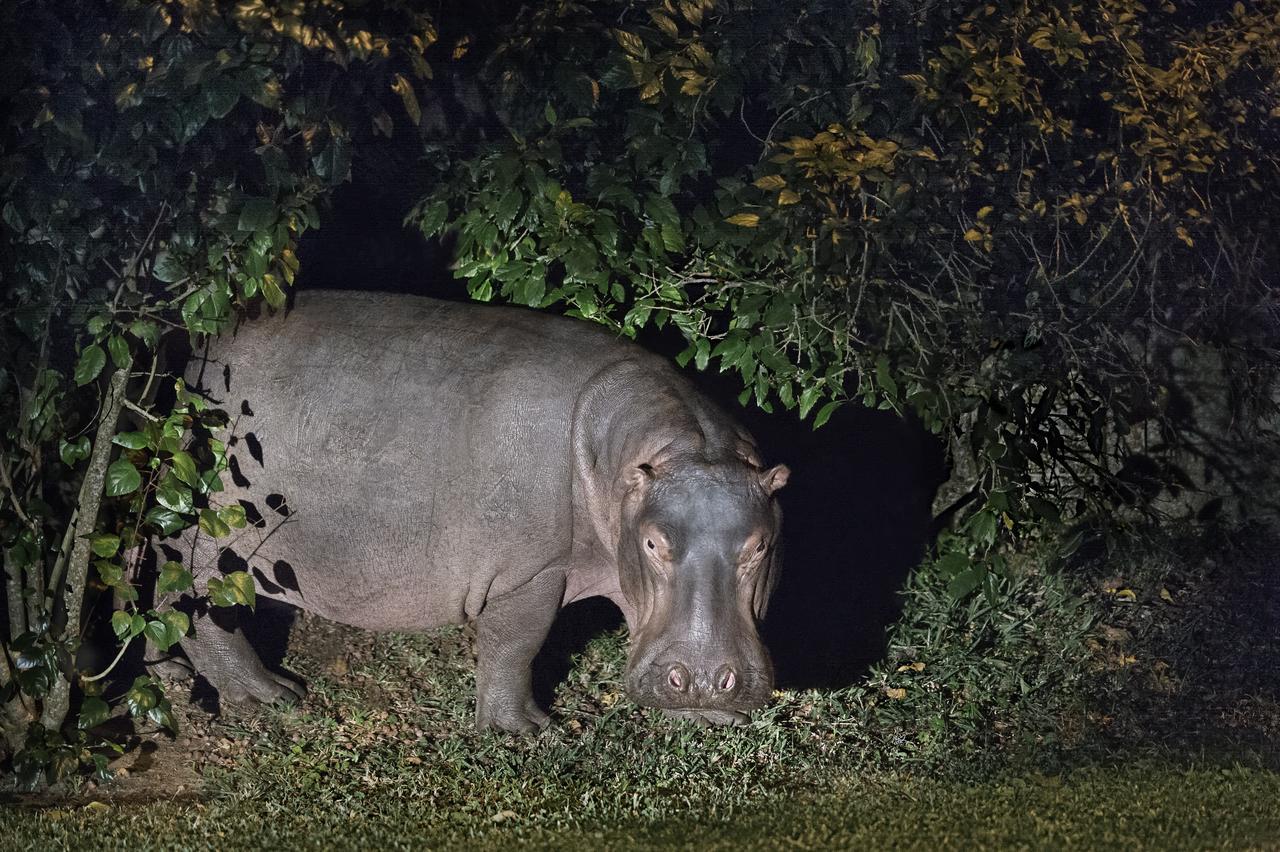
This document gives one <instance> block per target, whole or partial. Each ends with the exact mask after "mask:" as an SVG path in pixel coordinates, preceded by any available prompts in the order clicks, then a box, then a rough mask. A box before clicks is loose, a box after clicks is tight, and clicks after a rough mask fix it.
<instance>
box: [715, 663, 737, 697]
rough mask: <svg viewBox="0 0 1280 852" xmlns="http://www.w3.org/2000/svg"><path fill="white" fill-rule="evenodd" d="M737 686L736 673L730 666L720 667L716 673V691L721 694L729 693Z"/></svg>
mask: <svg viewBox="0 0 1280 852" xmlns="http://www.w3.org/2000/svg"><path fill="white" fill-rule="evenodd" d="M737 685H738V673H737V672H735V671H734V670H733V669H732V668H731V667H730V666H721V667H720V670H719V671H718V672H716V689H719V690H720V691H721V692H729V691H731V690H732V689H733V688H734V687H735V686H737Z"/></svg>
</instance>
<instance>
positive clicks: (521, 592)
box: [161, 291, 788, 733]
mask: <svg viewBox="0 0 1280 852" xmlns="http://www.w3.org/2000/svg"><path fill="white" fill-rule="evenodd" d="M186 383H187V385H188V386H189V387H190V388H192V389H194V390H195V391H196V392H198V393H201V394H203V395H204V396H206V397H207V398H208V400H209V401H210V404H211V405H213V406H215V407H216V408H219V409H221V410H223V411H225V412H227V415H228V425H227V427H226V434H224V435H221V436H220V437H221V439H222V440H224V441H225V443H226V444H227V446H228V450H227V453H228V459H229V471H228V472H229V474H230V476H229V477H227V476H224V479H229V480H230V481H229V482H227V483H226V485H225V489H224V490H222V491H220V492H215V493H211V494H210V495H209V503H210V505H211V506H212V507H214V508H217V507H221V506H227V505H234V504H237V503H238V504H239V505H241V506H242V507H244V510H245V513H246V516H247V518H248V520H249V523H248V524H247V525H246V526H245V527H244V528H243V529H241V530H236V531H233V534H232V535H231V536H229V537H223V538H218V539H214V538H211V537H210V536H209V535H207V534H206V533H204V532H202V531H200V530H199V529H198V528H191V529H188V530H185V531H184V532H182V533H180V534H178V537H176V538H171V539H170V540H169V541H168V542H164V543H162V545H161V546H162V547H164V548H166V553H167V555H168V556H169V557H172V556H174V555H175V554H174V553H173V551H174V550H177V551H178V552H179V553H178V554H177V555H179V556H180V558H181V559H182V560H183V561H184V562H185V563H186V564H188V565H189V566H190V567H191V571H192V573H193V575H194V576H195V578H196V585H195V588H196V589H197V590H200V589H202V588H203V587H204V586H205V585H206V584H207V582H208V580H209V579H210V578H216V577H219V575H220V573H227V572H230V571H235V570H245V571H248V572H250V573H251V576H253V577H254V578H255V579H256V584H257V594H258V596H260V597H267V598H273V599H277V600H281V601H285V602H287V603H289V604H292V605H294V606H297V607H300V608H302V609H305V610H308V611H310V612H313V613H316V614H318V615H320V616H321V617H323V618H327V619H331V620H334V621H337V622H341V623H344V624H349V625H354V626H356V627H360V628H366V629H372V630H397V631H418V630H424V629H428V628H435V627H438V626H442V625H448V624H460V623H466V622H469V621H474V627H475V643H476V648H475V650H476V656H477V665H476V722H477V724H478V725H479V726H480V727H481V728H492V729H498V730H503V731H511V732H519V733H531V732H536V731H538V730H540V729H542V728H543V727H545V726H546V725H547V724H548V721H549V719H548V716H547V714H546V713H545V712H544V711H543V709H542V708H541V707H539V706H538V704H537V703H536V702H535V701H534V698H533V694H532V691H531V684H530V665H531V663H532V661H533V658H534V656H535V654H536V653H537V652H538V650H539V648H540V647H541V645H542V644H543V642H544V640H545V639H546V637H547V634H548V632H549V630H550V628H551V626H552V623H553V621H554V620H555V618H556V615H557V613H558V611H559V610H560V609H561V607H563V606H565V605H567V604H569V603H572V602H573V601H577V600H581V599H583V598H587V597H592V596H604V597H606V598H608V599H609V600H611V601H613V602H614V603H615V604H616V605H617V606H618V608H619V609H620V610H621V611H622V614H623V617H624V618H625V620H626V623H627V626H628V628H629V635H630V650H629V656H628V660H627V666H626V691H627V693H628V694H629V696H630V697H631V698H632V699H633V700H634V701H636V702H637V703H639V704H641V705H644V706H651V707H657V708H662V709H663V710H665V711H668V712H670V713H672V714H674V715H680V716H685V717H688V718H692V719H697V720H702V721H705V722H710V723H721V724H724V723H740V722H742V721H744V720H745V719H746V718H747V714H748V713H749V711H751V710H752V709H753V708H757V707H760V706H761V705H763V704H765V703H766V702H767V701H768V700H769V698H770V697H771V695H772V670H771V665H770V661H769V656H768V653H767V652H766V650H765V647H764V645H763V644H762V642H761V640H760V637H759V633H758V630H757V626H758V622H759V621H760V620H761V618H762V617H763V616H764V614H765V608H766V605H767V603H768V600H769V595H770V592H771V590H772V589H773V587H774V585H775V582H776V580H777V576H778V570H779V564H780V559H781V556H780V533H781V524H782V514H781V510H780V508H779V505H778V501H777V499H776V497H775V495H776V494H777V492H778V489H779V488H781V487H782V486H783V485H784V484H785V483H786V481H787V477H788V469H787V468H786V467H785V466H783V465H776V466H772V467H766V466H765V465H764V464H763V463H762V461H761V457H760V453H759V451H758V450H757V447H756V445H755V443H754V441H753V440H752V438H751V436H750V435H749V434H748V433H747V432H746V431H745V430H744V429H743V428H741V427H740V426H739V425H738V424H737V423H736V422H735V421H734V420H733V419H732V418H731V417H730V416H728V415H727V414H726V413H725V412H724V411H723V410H721V409H720V408H718V407H717V406H716V405H714V404H713V403H712V402H711V401H710V400H708V399H707V398H706V397H705V396H704V395H703V394H702V393H700V392H699V391H698V390H697V389H696V388H695V387H694V386H693V385H692V384H691V383H690V382H689V381H688V380H687V379H686V378H685V377H684V376H683V375H681V373H680V372H678V371H677V370H676V369H675V368H674V367H673V366H672V365H671V364H669V363H668V362H667V361H666V360H665V359H663V358H661V357H658V356H656V355H653V354H651V353H649V352H647V351H646V350H644V349H643V348H641V347H640V346H638V345H636V344H634V343H631V342H630V341H627V340H625V339H622V338H620V337H619V336H618V335H617V334H615V333H613V332H610V331H609V330H608V329H606V328H604V327H603V326H600V325H598V324H595V323H590V322H585V321H581V320H575V319H570V318H565V317H559V316H554V315H550V314H547V313H544V312H539V311H533V310H527V309H523V308H515V307H496V306H490V305H480V304H476V303H460V302H448V301H441V300H436V299H429V298H425V297H417V296H410V295H392V294H369V293H355V292H338V291H323V292H321V291H317V292H306V291H303V292H299V293H298V294H297V295H296V299H295V301H294V304H293V305H292V306H291V308H290V309H289V310H287V311H284V312H281V313H278V314H275V315H273V316H267V317H263V318H260V319H256V320H252V321H246V322H242V323H240V324H239V326H238V327H237V328H235V329H234V331H232V332H226V333H224V334H223V335H222V336H220V337H218V338H216V339H213V340H211V341H210V342H209V343H208V344H207V347H206V348H205V349H204V351H202V352H198V353H197V355H196V357H194V358H193V359H192V361H191V363H190V366H189V367H188V369H187V373H186ZM198 603H199V601H198V599H195V598H188V599H187V600H186V605H187V606H188V607H190V608H191V609H192V611H193V613H194V617H193V620H192V627H193V629H192V631H191V634H190V635H189V636H187V637H185V638H184V639H182V641H181V647H182V650H183V653H184V654H185V655H186V657H187V658H188V659H189V661H190V664H191V666H192V667H193V668H194V669H195V670H196V671H197V672H199V673H200V674H202V675H203V676H204V677H205V678H206V679H207V680H208V681H209V682H210V683H211V684H212V685H213V686H214V687H215V688H216V689H217V690H218V691H219V693H220V698H221V699H223V700H230V701H240V700H257V701H262V702H270V701H275V700H280V699H284V700H289V699H293V698H295V697H298V696H301V694H302V687H301V686H300V685H299V684H297V683H295V682H294V681H293V680H292V679H290V678H287V677H285V676H283V675H279V674H276V673H274V672H272V671H269V670H268V669H267V668H265V667H264V665H263V663H262V661H261V660H260V659H259V658H258V656H257V654H256V653H255V652H254V650H253V649H252V648H251V647H250V645H249V643H248V642H247V641H246V639H245V636H244V634H243V632H242V631H241V629H240V625H239V623H238V621H237V619H238V618H239V617H240V616H241V615H246V616H247V613H244V612H243V608H239V607H237V608H235V609H234V610H227V609H223V608H216V607H207V606H200V605H198ZM229 612H234V613H235V617H234V618H228V617H227V614H228V613H229Z"/></svg>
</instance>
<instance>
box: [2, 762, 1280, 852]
mask: <svg viewBox="0 0 1280 852" xmlns="http://www.w3.org/2000/svg"><path fill="white" fill-rule="evenodd" d="M408 781H409V779H406V783H408ZM546 781H547V779H541V778H536V777H530V778H527V779H525V783H524V785H523V786H524V787H525V788H526V792H525V794H521V792H520V790H519V787H520V786H521V785H511V786H509V787H507V789H505V790H504V791H502V792H499V793H496V794H495V795H494V796H492V797H488V798H486V800H485V801H484V802H477V803H475V805H474V806H472V807H470V808H463V809H461V810H453V811H442V810H440V809H439V805H438V804H437V802H436V800H434V799H433V797H431V796H430V795H429V791H424V790H421V789H416V790H406V791H405V794H404V795H391V796H379V795H374V794H371V795H367V796H364V797H360V798H353V799H348V806H347V807H345V808H341V809H334V808H332V807H329V806H327V805H325V804H322V803H320V802H309V801H307V800H305V799H296V800H295V799H293V798H292V797H289V798H288V799H287V801H289V804H290V806H289V807H280V806H279V805H280V804H281V803H280V802H273V801H271V800H266V801H264V800H261V799H247V800H246V799H242V798H239V797H219V798H217V799H215V800H214V801H212V802H211V803H209V804H207V805H195V804H175V803H154V804H151V805H148V806H146V807H143V808H138V807H127V808H110V807H100V808H78V809H75V810H66V809H64V810H44V811H38V812H11V813H9V814H7V815H4V816H0V827H3V829H4V832H5V833H4V836H5V837H6V838H7V840H6V845H7V846H8V847H9V848H14V849H57V848H61V849H69V848H88V847H90V846H92V847H94V848H102V849H152V848H181V849H214V848H216V849H220V850H230V849H260V848H282V847H284V848H297V849H369V848H382V849H409V848H436V847H440V848H457V847H466V848H512V847H513V846H516V845H519V846H521V847H527V848H548V849H550V848H557V849H563V848H583V849H586V848H590V849H623V848H625V849H646V848H671V847H679V848H694V849H777V848H785V847H795V848H808V849H839V848H850V849H861V848H902V849H915V848H931V849H974V848H1043V849H1135V848H1142V849H1161V850H1178V849H1244V848H1275V845H1276V844H1277V842H1280V809H1277V808H1276V802H1277V801H1280V776H1277V775H1276V774H1275V773H1272V772H1268V771H1264V770H1258V769H1244V768H1230V769H1215V768H1207V767H1201V768H1190V769H1172V768H1170V767H1167V766H1156V765H1150V764H1144V763H1139V764H1133V765H1124V766H1115V767H1095V768H1090V769H1082V770H1077V771H1073V772H1070V773H1067V774H1064V775H1061V776H1040V775H1019V776H1013V777H1009V778H1004V779H1002V780H1000V781H998V782H994V783H984V784H966V783H961V782H957V781H946V780H939V779H927V778H920V777H878V778H874V779H859V778H856V777H854V778H849V779H845V780H842V781H839V782H836V783H834V784H833V785H831V786H830V787H828V788H827V789H825V790H823V791H821V792H815V793H810V794H807V795H804V796H803V797H799V798H797V797H796V796H794V795H792V794H789V793H786V792H783V791H774V792H771V793H766V794H762V795H760V796H758V797H757V798H756V800H755V801H753V802H752V803H751V804H750V805H748V806H746V807H743V808H741V809H739V810H736V811H734V812H733V813H719V814H713V813H704V812H699V811H696V810H689V809H686V808H683V807H679V806H675V807H669V808H666V809H664V802H663V801H661V800H660V801H658V802H656V803H654V805H655V806H656V807H655V808H654V811H655V812H654V813H652V814H651V815H650V816H649V817H647V818H638V817H636V816H635V815H634V814H624V813H621V812H619V813H615V814H614V815H613V816H612V818H608V819H601V818H599V816H598V812H597V815H594V816H580V815H578V814H577V813H576V808H575V804H576V803H574V802H570V801H565V800H562V799H559V798H558V797H552V798H550V799H547V798H545V797H543V796H542V795H540V794H541V793H545V792H546V790H545V784H546ZM552 786H555V784H554V782H553V784H552ZM540 787H541V788H544V789H542V790H539V788H540ZM289 792H293V791H292V790H290V791H289ZM424 793H428V795H423V794H424ZM415 794H416V795H415ZM494 808H498V809H497V810H494Z"/></svg>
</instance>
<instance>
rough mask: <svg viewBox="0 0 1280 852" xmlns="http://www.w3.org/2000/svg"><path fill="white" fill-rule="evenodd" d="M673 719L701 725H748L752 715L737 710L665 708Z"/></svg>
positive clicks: (664, 711) (665, 711)
mask: <svg viewBox="0 0 1280 852" xmlns="http://www.w3.org/2000/svg"><path fill="white" fill-rule="evenodd" d="M662 712H663V713H666V714H667V715H668V716H670V717H672V718H673V719H682V720H684V721H686V722H694V723H696V724H699V725H746V724H748V723H749V722H750V721H751V717H750V716H748V715H747V714H746V713H739V712H738V711H737V710H696V709H688V710H663V711H662Z"/></svg>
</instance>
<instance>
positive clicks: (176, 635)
mask: <svg viewBox="0 0 1280 852" xmlns="http://www.w3.org/2000/svg"><path fill="white" fill-rule="evenodd" d="M160 620H161V621H162V622H164V626H165V627H166V628H167V629H168V633H169V644H170V645H171V646H172V645H174V644H176V643H177V642H178V641H179V640H180V639H182V637H183V636H186V635H187V631H189V630H190V629H191V619H190V618H188V617H187V614H186V613H185V612H179V611H178V610H176V609H171V610H169V611H168V612H162V613H160Z"/></svg>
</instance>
